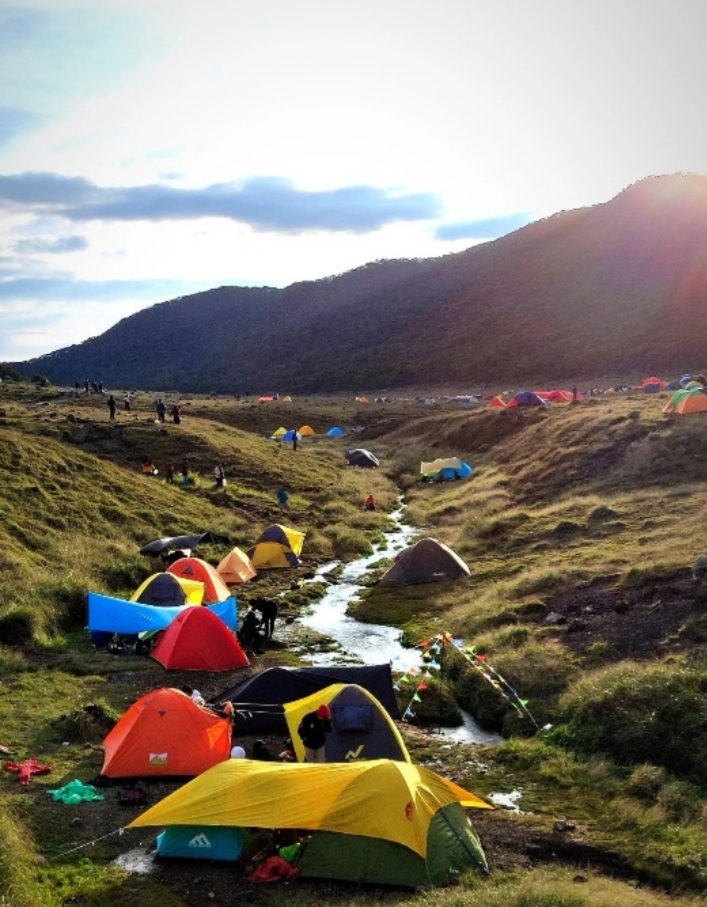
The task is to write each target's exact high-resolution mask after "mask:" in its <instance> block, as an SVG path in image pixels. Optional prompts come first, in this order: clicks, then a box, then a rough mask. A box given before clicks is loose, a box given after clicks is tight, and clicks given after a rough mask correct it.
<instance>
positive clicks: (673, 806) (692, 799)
mask: <svg viewBox="0 0 707 907" xmlns="http://www.w3.org/2000/svg"><path fill="white" fill-rule="evenodd" d="M658 804H659V805H660V807H661V808H662V810H663V812H664V813H665V816H666V818H667V819H669V820H670V821H671V822H694V821H695V820H696V819H698V818H699V817H700V815H701V813H702V801H701V800H700V798H699V796H698V795H697V791H696V790H694V788H693V787H692V786H691V785H689V784H685V783H684V782H682V781H670V782H669V783H668V784H665V785H664V786H663V788H662V789H661V790H660V792H659V793H658Z"/></svg>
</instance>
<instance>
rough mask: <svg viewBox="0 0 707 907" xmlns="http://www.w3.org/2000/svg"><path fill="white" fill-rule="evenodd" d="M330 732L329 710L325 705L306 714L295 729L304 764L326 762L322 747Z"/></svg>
mask: <svg viewBox="0 0 707 907" xmlns="http://www.w3.org/2000/svg"><path fill="white" fill-rule="evenodd" d="M331 730H332V726H331V709H330V708H329V706H328V705H327V704H326V703H322V704H321V705H320V706H319V708H318V709H316V711H314V712H307V714H306V715H305V716H304V718H303V719H302V720H301V721H300V723H299V727H298V728H297V733H298V734H299V737H300V740H301V741H302V743H303V744H304V761H305V762H326V756H325V753H324V745H325V744H326V735H327V734H329V733H331Z"/></svg>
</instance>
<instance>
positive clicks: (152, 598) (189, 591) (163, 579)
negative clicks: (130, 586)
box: [130, 572, 204, 605]
mask: <svg viewBox="0 0 707 907" xmlns="http://www.w3.org/2000/svg"><path fill="white" fill-rule="evenodd" d="M179 599H181V600H179ZM203 600H204V584H203V583H202V582H200V581H199V580H194V579H184V578H183V577H181V576H174V575H173V574H172V573H167V572H164V573H153V574H152V576H148V577H147V579H146V580H145V581H144V582H143V583H141V584H140V585H139V586H138V587H137V589H136V590H135V591H134V592H133V594H132V595H131V596H130V601H131V602H142V603H143V604H149V605H177V604H185V605H200V604H201V603H202V602H203Z"/></svg>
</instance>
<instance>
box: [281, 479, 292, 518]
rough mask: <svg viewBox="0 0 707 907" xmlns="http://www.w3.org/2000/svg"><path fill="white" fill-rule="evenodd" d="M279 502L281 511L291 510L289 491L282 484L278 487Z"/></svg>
mask: <svg viewBox="0 0 707 907" xmlns="http://www.w3.org/2000/svg"><path fill="white" fill-rule="evenodd" d="M277 503H278V504H279V505H280V513H284V512H285V511H286V510H291V509H292V508H291V507H290V496H289V494H288V493H287V489H285V488H283V487H282V486H280V487H279V488H278V489H277Z"/></svg>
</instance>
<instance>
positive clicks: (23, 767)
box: [3, 756, 52, 785]
mask: <svg viewBox="0 0 707 907" xmlns="http://www.w3.org/2000/svg"><path fill="white" fill-rule="evenodd" d="M3 768H4V769H5V770H6V771H8V772H17V773H18V775H19V776H20V784H25V785H27V784H29V782H30V779H31V777H32V775H48V774H49V772H50V771H51V770H52V766H51V765H42V764H41V763H40V762H39V761H38V760H37V758H36V757H35V756H32V757H31V758H29V759H25V761H24V762H5V763H3Z"/></svg>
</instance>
